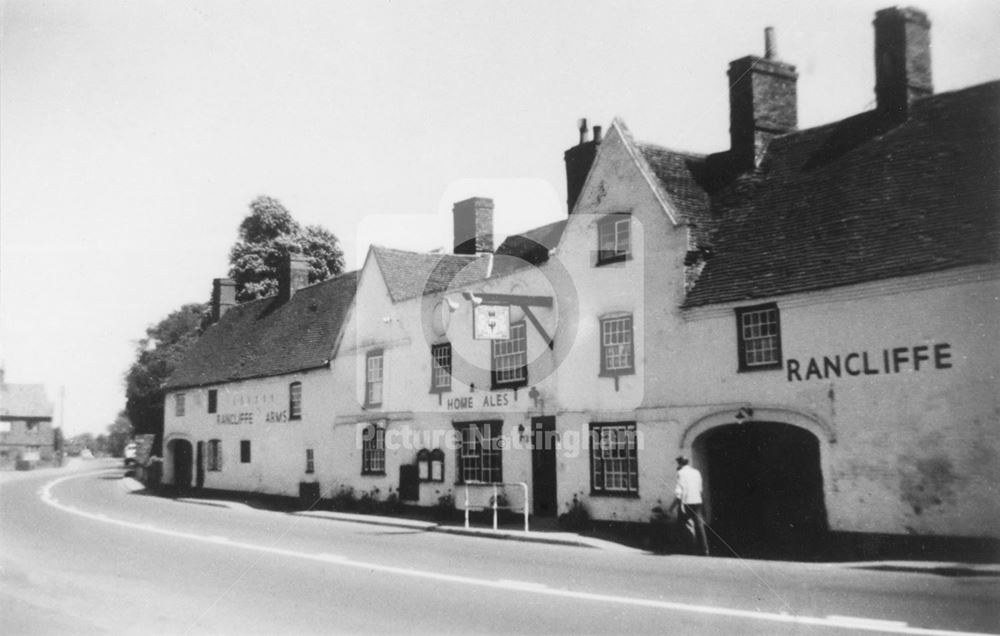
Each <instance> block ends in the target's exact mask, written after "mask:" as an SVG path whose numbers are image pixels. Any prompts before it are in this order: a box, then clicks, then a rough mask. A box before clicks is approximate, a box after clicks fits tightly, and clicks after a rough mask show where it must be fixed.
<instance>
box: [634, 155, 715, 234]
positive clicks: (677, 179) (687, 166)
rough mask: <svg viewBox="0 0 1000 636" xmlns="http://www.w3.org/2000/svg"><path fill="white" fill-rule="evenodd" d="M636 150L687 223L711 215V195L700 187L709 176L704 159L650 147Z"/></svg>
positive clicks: (700, 156) (701, 156)
mask: <svg viewBox="0 0 1000 636" xmlns="http://www.w3.org/2000/svg"><path fill="white" fill-rule="evenodd" d="M636 147H637V148H638V149H639V152H640V153H642V157H643V158H644V159H645V160H646V163H647V164H649V167H650V169H651V170H652V171H653V174H654V175H656V178H657V180H659V182H660V185H661V186H662V187H663V190H664V191H665V192H666V193H667V196H668V197H669V198H670V202H671V203H673V204H674V206H675V208H676V209H677V211H678V212H680V213H681V216H682V219H683V220H684V221H693V220H696V219H700V218H702V217H703V216H704V215H706V214H707V213H708V210H709V200H708V193H706V192H705V188H704V186H703V185H702V184H701V183H699V181H700V180H701V179H702V176H703V175H704V173H705V157H704V155H696V154H691V153H688V152H678V151H674V150H670V149H668V148H664V147H662V146H654V145H653V144H646V143H637V144H636Z"/></svg>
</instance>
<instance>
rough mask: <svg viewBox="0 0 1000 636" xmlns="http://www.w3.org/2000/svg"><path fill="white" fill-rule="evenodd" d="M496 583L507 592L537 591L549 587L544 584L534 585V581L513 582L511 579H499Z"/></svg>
mask: <svg viewBox="0 0 1000 636" xmlns="http://www.w3.org/2000/svg"><path fill="white" fill-rule="evenodd" d="M497 583H499V584H500V586H501V587H504V588H507V589H509V590H526V591H538V590H544V589H547V588H548V587H549V586H548V585H546V584H544V583H535V582H534V581H514V580H511V579H500V580H499V581H497Z"/></svg>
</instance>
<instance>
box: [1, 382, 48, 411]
mask: <svg viewBox="0 0 1000 636" xmlns="http://www.w3.org/2000/svg"><path fill="white" fill-rule="evenodd" d="M0 415H2V416H4V417H11V418H16V417H26V418H34V417H47V418H51V417H52V403H51V402H49V398H48V396H46V394H45V386H44V385H41V384H3V385H0Z"/></svg>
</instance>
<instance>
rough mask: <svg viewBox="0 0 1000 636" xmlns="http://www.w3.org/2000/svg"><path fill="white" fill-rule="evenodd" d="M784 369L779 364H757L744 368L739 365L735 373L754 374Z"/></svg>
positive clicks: (782, 365)
mask: <svg viewBox="0 0 1000 636" xmlns="http://www.w3.org/2000/svg"><path fill="white" fill-rule="evenodd" d="M784 367H785V365H784V364H782V363H781V362H773V363H771V364H758V365H754V366H752V367H745V366H742V365H740V367H739V368H738V369H737V370H736V372H737V373H754V372H755V371H781V370H782V369H783V368H784Z"/></svg>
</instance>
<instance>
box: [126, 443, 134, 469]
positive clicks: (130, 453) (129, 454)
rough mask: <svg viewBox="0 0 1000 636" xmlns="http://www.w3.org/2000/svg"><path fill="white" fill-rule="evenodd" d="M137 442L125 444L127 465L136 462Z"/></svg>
mask: <svg viewBox="0 0 1000 636" xmlns="http://www.w3.org/2000/svg"><path fill="white" fill-rule="evenodd" d="M135 450H136V444H135V442H130V443H128V444H126V445H125V465H126V466H132V465H134V464H135Z"/></svg>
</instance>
